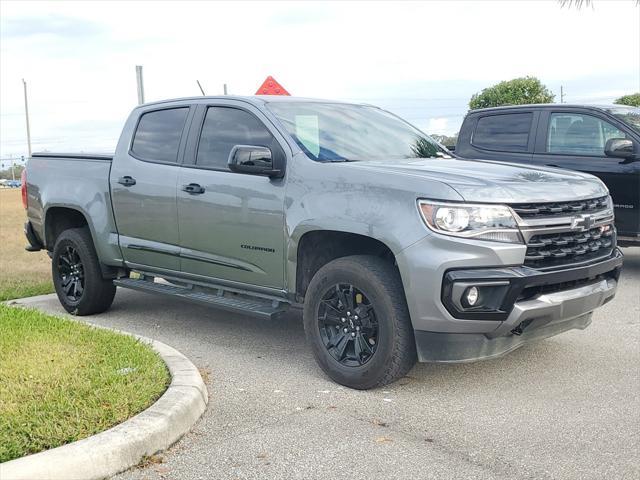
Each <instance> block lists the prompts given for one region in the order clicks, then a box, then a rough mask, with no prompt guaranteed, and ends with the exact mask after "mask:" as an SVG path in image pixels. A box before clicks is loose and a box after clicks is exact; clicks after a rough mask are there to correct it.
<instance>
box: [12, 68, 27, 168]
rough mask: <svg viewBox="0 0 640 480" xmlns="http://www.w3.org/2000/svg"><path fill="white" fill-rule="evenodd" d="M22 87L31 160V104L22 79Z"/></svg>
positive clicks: (25, 83)
mask: <svg viewBox="0 0 640 480" xmlns="http://www.w3.org/2000/svg"><path fill="white" fill-rule="evenodd" d="M22 86H23V87H24V115H25V117H26V119H27V152H28V153H29V158H31V129H30V128H29V103H28V102H27V82H25V81H24V78H23V79H22ZM11 171H13V161H11Z"/></svg>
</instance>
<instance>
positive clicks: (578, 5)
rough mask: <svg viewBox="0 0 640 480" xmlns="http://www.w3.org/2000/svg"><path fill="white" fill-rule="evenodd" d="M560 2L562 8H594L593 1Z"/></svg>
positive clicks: (570, 0) (573, 0)
mask: <svg viewBox="0 0 640 480" xmlns="http://www.w3.org/2000/svg"><path fill="white" fill-rule="evenodd" d="M558 2H560V6H561V7H562V8H564V7H567V8H571V7H576V8H577V9H580V8H582V6H583V5H584V6H585V7H591V8H593V0H558ZM635 2H636V6H640V0H635Z"/></svg>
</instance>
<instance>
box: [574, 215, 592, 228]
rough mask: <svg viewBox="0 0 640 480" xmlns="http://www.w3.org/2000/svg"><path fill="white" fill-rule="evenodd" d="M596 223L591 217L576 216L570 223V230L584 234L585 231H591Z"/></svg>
mask: <svg viewBox="0 0 640 480" xmlns="http://www.w3.org/2000/svg"><path fill="white" fill-rule="evenodd" d="M595 223H596V221H595V220H594V218H593V217H592V216H591V215H576V216H575V217H573V220H572V221H571V230H578V231H579V232H584V231H585V230H591V228H593V226H594V225H595Z"/></svg>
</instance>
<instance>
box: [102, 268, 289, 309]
mask: <svg viewBox="0 0 640 480" xmlns="http://www.w3.org/2000/svg"><path fill="white" fill-rule="evenodd" d="M147 278H150V277H147ZM113 283H114V285H117V286H119V287H124V288H131V289H133V290H140V291H141V292H147V293H159V294H162V295H170V296H174V297H179V298H184V299H186V300H191V301H194V302H198V303H204V304H206V305H209V306H212V307H218V308H220V309H223V310H227V311H230V312H234V313H241V314H245V315H251V316H254V317H260V318H265V319H272V318H274V317H276V316H277V315H279V314H281V313H284V312H285V311H287V310H288V308H289V304H288V303H284V302H280V301H278V300H268V299H266V298H260V297H252V296H250V295H244V294H234V293H231V292H225V291H224V290H213V289H205V288H200V287H198V289H197V290H196V289H195V288H194V287H193V286H192V285H187V286H178V285H171V284H166V283H155V282H154V281H153V278H151V279H150V280H144V279H135V278H118V279H116V280H114V281H113Z"/></svg>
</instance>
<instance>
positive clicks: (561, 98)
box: [560, 85, 564, 103]
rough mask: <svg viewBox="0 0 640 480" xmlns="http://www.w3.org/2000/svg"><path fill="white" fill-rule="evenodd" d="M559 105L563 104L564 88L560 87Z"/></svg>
mask: <svg viewBox="0 0 640 480" xmlns="http://www.w3.org/2000/svg"><path fill="white" fill-rule="evenodd" d="M560 103H564V88H563V87H562V85H560Z"/></svg>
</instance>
